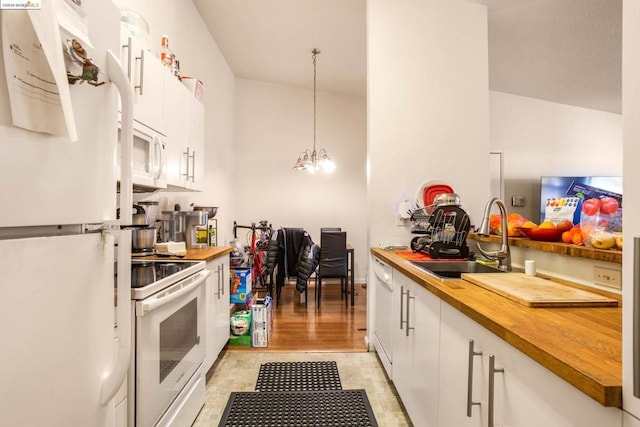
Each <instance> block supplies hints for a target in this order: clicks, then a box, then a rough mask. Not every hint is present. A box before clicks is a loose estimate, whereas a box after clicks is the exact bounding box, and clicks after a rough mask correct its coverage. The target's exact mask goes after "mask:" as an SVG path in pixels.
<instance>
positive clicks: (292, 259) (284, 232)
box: [266, 228, 320, 294]
mask: <svg viewBox="0 0 640 427" xmlns="http://www.w3.org/2000/svg"><path fill="white" fill-rule="evenodd" d="M319 255H320V251H319V248H318V245H316V244H315V243H313V240H311V236H309V233H307V232H306V231H304V229H302V228H281V229H279V230H278V231H277V232H276V233H274V234H273V235H272V236H271V240H270V241H269V247H268V249H267V264H266V272H267V274H271V273H273V271H274V269H275V267H276V266H277V267H278V269H277V276H276V286H277V289H278V294H279V291H280V289H281V288H282V287H283V286H284V282H285V280H286V278H289V277H293V276H296V289H297V290H298V292H300V293H302V292H304V291H305V290H306V289H307V280H308V279H309V277H310V276H311V274H312V273H313V272H314V271H315V270H316V267H317V266H318V261H319V257H320V256H319Z"/></svg>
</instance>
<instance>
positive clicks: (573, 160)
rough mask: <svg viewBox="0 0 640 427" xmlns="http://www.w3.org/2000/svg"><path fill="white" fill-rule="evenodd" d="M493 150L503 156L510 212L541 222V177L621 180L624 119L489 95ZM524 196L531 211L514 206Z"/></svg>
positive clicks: (592, 111) (497, 93)
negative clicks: (617, 177) (610, 177)
mask: <svg viewBox="0 0 640 427" xmlns="http://www.w3.org/2000/svg"><path fill="white" fill-rule="evenodd" d="M490 112H491V114H490V120H491V149H492V150H496V151H502V152H503V153H504V175H505V180H506V196H507V197H505V199H506V201H507V204H508V207H509V210H510V211H512V212H518V213H521V214H522V215H524V216H526V217H527V218H530V219H532V220H533V221H534V222H538V219H539V218H538V217H539V209H540V177H541V176H549V175H555V176H622V116H621V115H619V114H613V113H608V112H604V111H597V110H590V109H587V108H579V107H574V106H570V105H564V104H557V103H554V102H549V101H543V100H540V99H534V98H526V97H522V96H516V95H511V94H507V93H503V92H495V91H491V92H490ZM511 196H525V200H526V206H525V207H524V208H514V207H511V206H510V200H511Z"/></svg>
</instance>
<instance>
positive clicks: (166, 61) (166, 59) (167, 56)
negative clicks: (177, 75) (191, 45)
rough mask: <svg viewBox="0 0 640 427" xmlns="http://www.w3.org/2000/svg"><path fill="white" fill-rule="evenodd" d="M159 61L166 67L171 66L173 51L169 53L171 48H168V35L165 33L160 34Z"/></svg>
mask: <svg viewBox="0 0 640 427" xmlns="http://www.w3.org/2000/svg"><path fill="white" fill-rule="evenodd" d="M160 45H161V48H160V62H161V63H162V65H164V66H165V67H167V68H172V67H173V53H171V49H169V36H167V35H166V34H163V35H162V40H161V42H160Z"/></svg>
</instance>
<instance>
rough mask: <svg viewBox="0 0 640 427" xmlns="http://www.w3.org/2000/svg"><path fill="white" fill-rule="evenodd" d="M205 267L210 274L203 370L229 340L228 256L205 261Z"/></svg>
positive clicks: (207, 290) (207, 289)
mask: <svg viewBox="0 0 640 427" xmlns="http://www.w3.org/2000/svg"><path fill="white" fill-rule="evenodd" d="M207 269H209V271H211V274H210V275H209V277H208V278H207V282H206V285H205V291H206V293H207V296H206V298H205V302H206V303H205V306H206V311H207V313H206V319H207V323H206V334H207V335H206V352H205V361H204V363H205V364H204V369H205V372H206V371H208V370H209V368H211V366H212V365H213V363H214V362H215V361H216V359H217V358H218V355H219V354H220V352H221V351H222V349H223V348H224V346H225V345H226V344H227V341H228V340H229V257H228V256H221V257H218V258H214V259H213V260H211V261H209V262H207Z"/></svg>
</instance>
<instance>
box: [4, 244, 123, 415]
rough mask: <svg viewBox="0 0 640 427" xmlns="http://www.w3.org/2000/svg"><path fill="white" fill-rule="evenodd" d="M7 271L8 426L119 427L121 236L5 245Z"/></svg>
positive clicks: (5, 321)
mask: <svg viewBox="0 0 640 427" xmlns="http://www.w3.org/2000/svg"><path fill="white" fill-rule="evenodd" d="M0 271H2V279H1V281H2V284H1V285H0V301H2V309H1V310H0V324H1V325H3V328H2V349H3V350H2V351H1V352H0V378H2V381H1V382H0V383H1V384H2V385H1V386H0V402H2V411H1V412H2V415H1V418H2V424H3V425H25V426H37V425H40V426H44V425H51V426H53V425H56V426H63V425H66V426H72V425H78V426H80V425H83V426H111V425H113V412H114V408H113V403H110V404H108V405H107V406H101V405H100V390H101V380H102V378H103V376H104V375H105V374H106V373H107V372H109V371H110V369H111V363H112V362H113V357H114V353H115V351H114V246H113V238H112V237H109V236H107V237H105V238H104V239H103V238H102V236H101V234H99V233H98V234H85V235H75V236H64V237H44V238H31V239H16V240H0Z"/></svg>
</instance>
